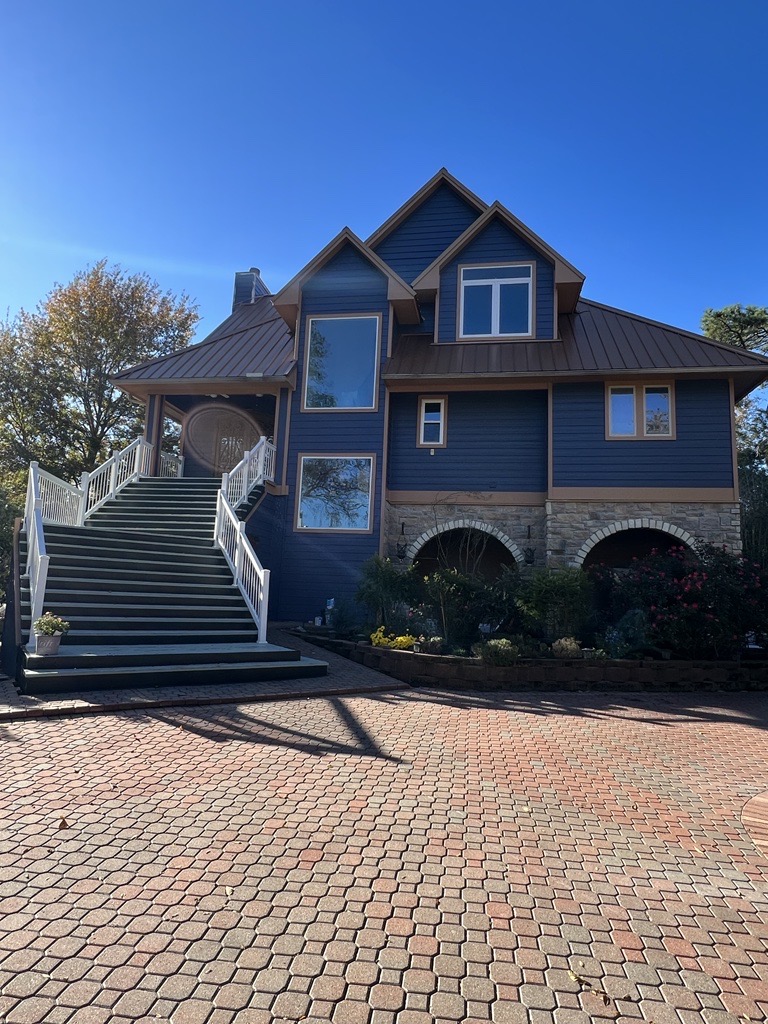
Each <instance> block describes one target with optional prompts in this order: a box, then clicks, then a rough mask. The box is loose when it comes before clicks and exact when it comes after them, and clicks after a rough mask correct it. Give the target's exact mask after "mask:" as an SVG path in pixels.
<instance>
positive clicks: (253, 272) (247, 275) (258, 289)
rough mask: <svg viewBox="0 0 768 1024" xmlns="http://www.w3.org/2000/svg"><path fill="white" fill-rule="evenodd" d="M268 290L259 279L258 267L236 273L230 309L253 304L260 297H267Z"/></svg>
mask: <svg viewBox="0 0 768 1024" xmlns="http://www.w3.org/2000/svg"><path fill="white" fill-rule="evenodd" d="M269 294H270V291H269V288H267V286H266V285H265V284H264V282H263V281H262V279H261V271H260V270H259V268H258V267H251V269H250V270H242V271H238V272H237V273H236V274H235V291H234V295H233V296H232V309H233V310H234V308H235V306H241V305H243V304H247V303H251V302H255V301H256V299H258V298H260V297H261V296H262V295H269Z"/></svg>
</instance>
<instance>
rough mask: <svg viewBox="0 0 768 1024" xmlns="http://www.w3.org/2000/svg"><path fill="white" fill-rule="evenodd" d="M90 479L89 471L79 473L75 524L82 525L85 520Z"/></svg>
mask: <svg viewBox="0 0 768 1024" xmlns="http://www.w3.org/2000/svg"><path fill="white" fill-rule="evenodd" d="M90 481H91V475H90V473H81V474H80V508H79V509H78V510H77V525H78V526H82V525H83V523H84V522H85V514H86V512H87V511H88V490H89V485H90Z"/></svg>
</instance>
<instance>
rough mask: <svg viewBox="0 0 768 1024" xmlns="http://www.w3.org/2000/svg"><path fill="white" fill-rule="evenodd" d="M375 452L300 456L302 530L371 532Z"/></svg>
mask: <svg viewBox="0 0 768 1024" xmlns="http://www.w3.org/2000/svg"><path fill="white" fill-rule="evenodd" d="M372 480H373V456H372V455H359V456H358V455H344V456H336V455H302V456H300V458H299V488H298V492H299V500H298V510H297V517H296V526H297V529H299V530H341V531H343V532H360V533H365V532H370V529H371V495H372Z"/></svg>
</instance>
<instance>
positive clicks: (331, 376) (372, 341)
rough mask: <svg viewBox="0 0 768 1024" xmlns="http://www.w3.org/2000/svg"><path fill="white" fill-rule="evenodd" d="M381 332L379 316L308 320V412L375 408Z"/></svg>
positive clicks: (306, 365)
mask: <svg viewBox="0 0 768 1024" xmlns="http://www.w3.org/2000/svg"><path fill="white" fill-rule="evenodd" d="M380 330H381V317H379V316H322V317H320V316H312V317H309V318H308V319H307V346H306V348H307V357H306V364H305V371H306V372H305V380H304V409H305V410H309V411H323V412H344V411H347V410H353V409H354V410H361V409H362V410H365V409H368V410H374V409H376V405H377V401H376V399H377V388H376V379H377V371H378V365H379V334H380Z"/></svg>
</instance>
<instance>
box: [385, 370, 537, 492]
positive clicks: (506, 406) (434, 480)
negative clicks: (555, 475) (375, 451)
mask: <svg viewBox="0 0 768 1024" xmlns="http://www.w3.org/2000/svg"><path fill="white" fill-rule="evenodd" d="M424 394H425V395H428V394H429V391H427V390H425V391H424ZM418 404H419V396H418V395H415V394H394V395H392V396H391V397H390V413H389V479H388V486H389V488H390V489H391V490H394V491H411V490H412V491H424V490H450V491H474V490H477V491H536V492H543V491H546V489H547V392H546V391H489V392H483V393H478V392H467V393H460V392H459V393H451V394H449V395H448V396H447V420H446V423H447V434H446V437H447V445H446V447H445V448H435V449H434V455H430V450H431V449H429V448H419V447H417V443H416V442H417V436H416V431H417V418H418Z"/></svg>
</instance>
